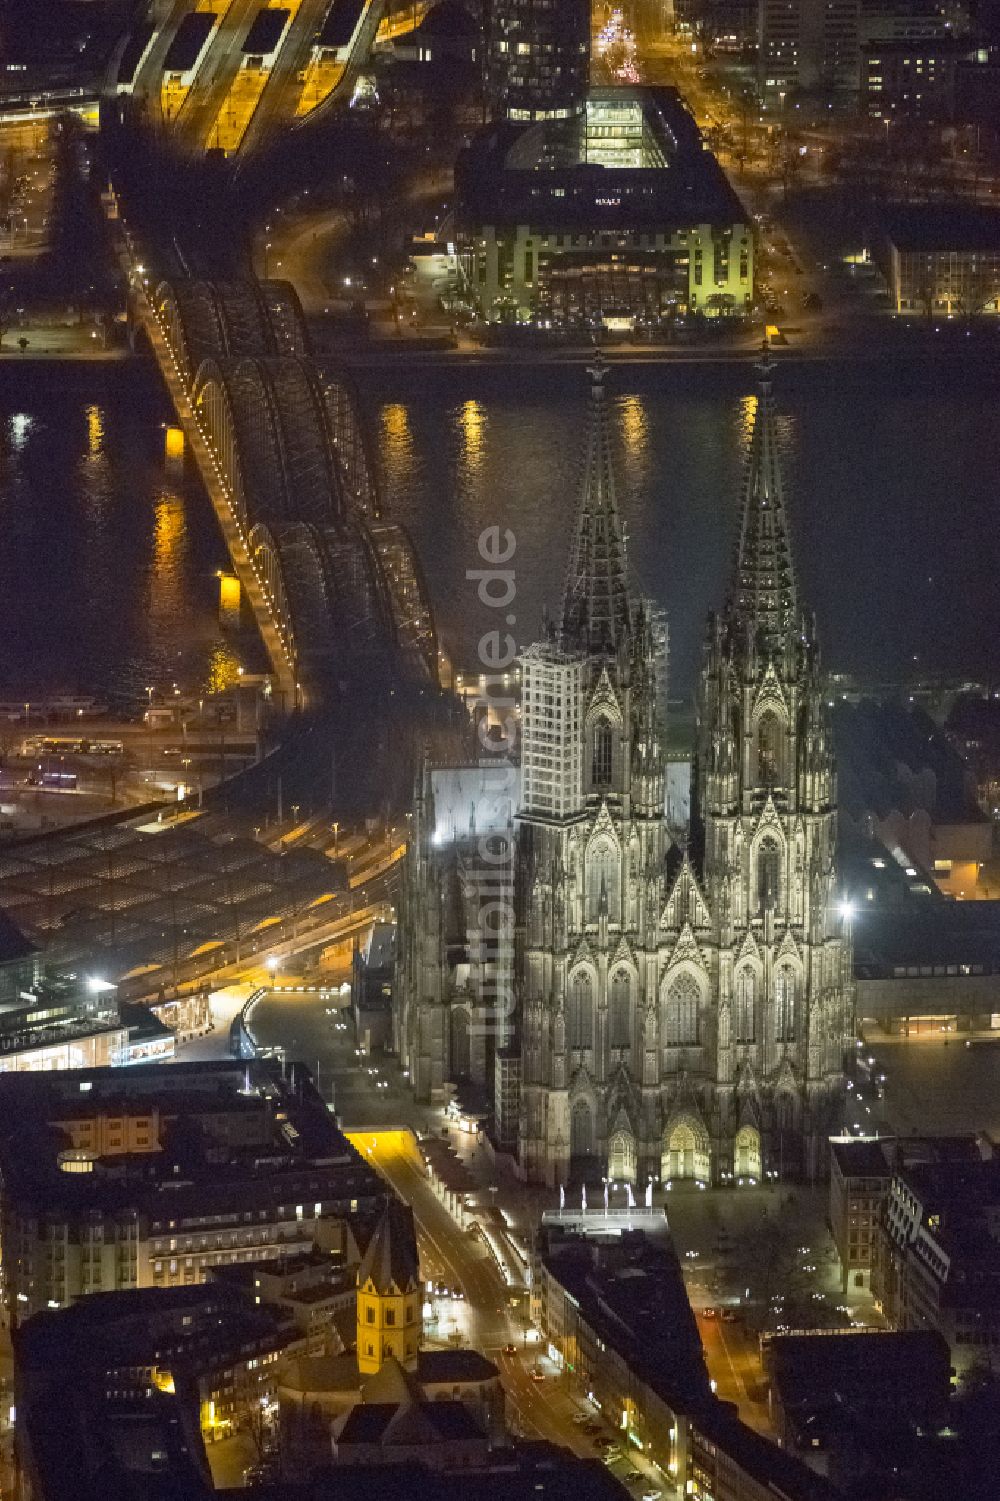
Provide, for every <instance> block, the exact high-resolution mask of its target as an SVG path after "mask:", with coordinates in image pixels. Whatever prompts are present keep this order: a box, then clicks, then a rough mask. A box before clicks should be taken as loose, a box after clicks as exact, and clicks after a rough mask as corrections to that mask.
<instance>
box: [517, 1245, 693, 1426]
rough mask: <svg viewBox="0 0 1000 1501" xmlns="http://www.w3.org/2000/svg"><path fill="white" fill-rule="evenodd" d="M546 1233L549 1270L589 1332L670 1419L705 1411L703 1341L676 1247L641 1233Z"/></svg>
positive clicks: (546, 1259) (546, 1254) (545, 1256)
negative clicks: (661, 1403) (598, 1236)
mask: <svg viewBox="0 0 1000 1501" xmlns="http://www.w3.org/2000/svg"><path fill="white" fill-rule="evenodd" d="M546 1230H547V1231H548V1232H549V1233H548V1238H547V1248H546V1251H545V1252H544V1256H543V1259H544V1262H545V1265H546V1268H547V1269H548V1270H549V1271H550V1272H551V1274H552V1275H553V1276H554V1277H555V1278H556V1280H557V1281H558V1282H559V1283H560V1284H561V1286H562V1287H563V1288H565V1289H566V1291H567V1292H568V1293H569V1294H570V1295H571V1296H572V1297H574V1298H575V1299H576V1301H577V1304H578V1306H579V1308H580V1312H581V1314H582V1316H583V1317H584V1318H585V1319H586V1321H587V1323H588V1324H589V1325H590V1326H591V1328H592V1329H594V1331H595V1332H596V1333H597V1334H598V1335H599V1336H600V1337H601V1338H602V1339H604V1340H605V1342H606V1343H607V1344H608V1345H610V1346H611V1348H612V1349H613V1350H617V1351H618V1352H619V1354H621V1355H622V1356H624V1357H625V1358H626V1359H627V1360H628V1362H629V1365H630V1366H631V1368H632V1369H633V1370H634V1371H635V1373H636V1374H637V1375H638V1376H639V1378H640V1379H641V1380H644V1381H646V1382H648V1384H649V1385H650V1386H651V1387H652V1388H653V1389H654V1390H655V1391H657V1392H659V1393H660V1395H661V1396H662V1397H663V1398H664V1400H665V1401H666V1402H668V1403H669V1405H670V1406H671V1408H673V1410H674V1411H675V1412H690V1411H692V1410H694V1409H695V1408H698V1407H699V1406H701V1405H703V1404H706V1403H710V1402H711V1400H712V1393H711V1387H710V1385H709V1378H708V1370H707V1368H706V1365H705V1356H704V1353H703V1351H702V1347H701V1339H700V1336H699V1334H698V1327H697V1324H696V1323H695V1318H694V1314H693V1313H692V1311H691V1304H690V1302H689V1301H688V1295H687V1289H686V1288H685V1286H684V1278H683V1276H682V1274H681V1269H680V1265H679V1264H678V1261H677V1257H676V1256H675V1255H674V1251H673V1247H672V1246H670V1245H664V1244H663V1242H662V1241H653V1240H651V1239H650V1238H649V1237H648V1236H647V1235H645V1234H643V1232H642V1231H640V1230H625V1231H623V1232H622V1234H621V1235H620V1236H618V1237H615V1238H613V1239H610V1238H609V1239H607V1240H604V1241H602V1242H600V1243H598V1242H595V1241H591V1240H585V1239H583V1238H581V1237H580V1236H578V1235H575V1234H570V1235H565V1236H564V1235H560V1234H559V1232H558V1229H556V1230H555V1231H554V1232H553V1230H552V1229H551V1228H550V1226H549V1225H546Z"/></svg>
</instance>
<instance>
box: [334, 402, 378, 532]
mask: <svg viewBox="0 0 1000 1501" xmlns="http://www.w3.org/2000/svg"><path fill="white" fill-rule="evenodd" d="M323 395H324V401H325V405H326V411H327V420H328V423H329V428H330V439H331V442H332V444H333V450H334V453H335V454H336V455H337V459H338V461H339V464H340V470H341V474H342V476H343V483H344V489H345V490H346V492H347V495H348V497H349V499H350V501H352V502H353V503H354V504H355V505H356V506H357V507H358V509H359V510H360V511H361V513H362V515H364V516H366V517H367V518H368V520H369V521H377V520H378V518H379V517H380V516H381V514H382V505H381V501H380V498H379V493H378V485H377V483H376V480H375V464H374V461H373V459H372V455H371V453H370V452H369V448H368V441H367V438H366V437H365V431H364V428H363V427H362V425H361V420H360V417H359V414H358V403H357V397H356V395H355V392H354V390H353V388H352V387H351V386H350V385H349V384H348V382H347V381H346V379H344V377H342V376H335V377H327V379H326V380H325V382H324V387H323Z"/></svg>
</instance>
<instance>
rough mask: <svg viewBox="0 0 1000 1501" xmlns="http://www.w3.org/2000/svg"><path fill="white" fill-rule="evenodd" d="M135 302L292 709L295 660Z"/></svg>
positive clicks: (183, 398) (144, 305)
mask: <svg viewBox="0 0 1000 1501" xmlns="http://www.w3.org/2000/svg"><path fill="white" fill-rule="evenodd" d="M137 302H138V308H139V312H140V314H141V317H142V322H143V326H144V327H145V329H146V332H147V334H148V335H149V342H150V344H151V345H152V349H153V353H154V355H155V357H156V362H157V364H158V365H159V367H160V372H161V374H162V376H163V379H164V381H165V382H166V386H167V390H168V391H169V392H170V398H171V400H172V401H173V404H174V408H175V410H176V412H177V415H178V417H179V418H180V422H181V425H182V427H183V428H184V435H185V437H186V439H187V441H188V443H189V444H190V448H191V452H192V454H193V455H194V459H195V462H196V463H197V465H198V470H199V473H200V474H201V478H202V482H203V484H204V486H205V489H206V491H207V492H208V498H209V500H210V501H211V502H212V508H213V509H214V511H215V514H216V517H217V519H218V522H219V526H220V528H221V529H222V535H223V537H224V538H225V542H226V546H227V547H228V549H229V556H230V557H231V559H232V562H233V567H234V569H235V570H236V574H237V577H238V578H239V581H240V583H241V584H242V586H243V588H244V590H245V591H246V596H247V599H248V600H249V601H250V605H251V608H252V609H253V613H254V617H255V619H256V621H257V626H258V629H259V630H260V634H261V637H262V638H263V641H264V646H265V648H266V650H267V654H268V657H269V658H270V661H271V669H272V672H273V673H274V676H275V678H276V680H277V683H276V686H277V690H278V692H279V693H281V694H282V695H283V698H284V705H285V708H286V709H291V708H293V707H294V706H295V705H296V704H297V703H298V700H299V690H298V685H297V683H296V681H295V668H294V664H293V656H292V652H291V649H290V646H289V644H288V641H287V638H286V633H285V630H284V628H283V626H282V623H281V622H280V621H279V620H278V619H277V618H276V616H275V614H274V611H273V610H272V608H271V605H270V603H269V602H268V599H267V597H266V595H265V593H264V590H263V588H262V587H261V583H260V580H259V579H258V577H257V573H256V571H255V569H254V566H253V563H252V561H251V558H250V553H249V550H248V547H247V543H246V539H245V538H244V535H243V531H242V529H241V527H240V524H239V522H238V520H237V518H236V516H235V515H234V514H233V510H232V506H231V505H230V502H229V496H228V494H227V492H226V489H225V486H224V485H223V483H222V480H221V478H220V474H219V469H218V465H217V464H216V462H215V459H214V457H213V455H212V451H211V449H210V447H209V445H208V443H207V442H206V440H205V438H204V436H203V434H202V431H201V427H200V424H199V422H198V418H197V416H196V414H195V411H194V408H193V406H192V404H191V399H190V396H189V395H188V391H187V386H186V385H185V383H184V380H183V378H182V376H181V373H180V370H179V369H178V367H177V363H176V361H175V360H174V356H173V353H172V351H171V349H170V345H169V344H168V342H167V339H166V336H165V335H164V333H163V331H162V329H161V328H160V325H159V322H158V321H157V318H156V315H155V313H154V312H153V309H152V307H151V306H150V304H149V301H148V299H147V298H146V297H145V295H143V294H141V293H140V294H139V296H138V298H137Z"/></svg>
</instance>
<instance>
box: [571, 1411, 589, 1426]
mask: <svg viewBox="0 0 1000 1501" xmlns="http://www.w3.org/2000/svg"><path fill="white" fill-rule="evenodd" d="M573 1422H574V1423H575V1424H576V1426H577V1427H578V1428H586V1426H587V1424H588V1423H589V1422H590V1419H589V1418H588V1417H587V1414H586V1413H585V1412H575V1413H574V1414H573Z"/></svg>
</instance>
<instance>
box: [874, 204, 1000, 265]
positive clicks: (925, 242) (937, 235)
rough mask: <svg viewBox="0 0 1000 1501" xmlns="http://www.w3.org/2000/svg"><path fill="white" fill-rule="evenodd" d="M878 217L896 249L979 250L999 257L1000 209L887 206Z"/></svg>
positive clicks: (930, 205) (928, 205)
mask: <svg viewBox="0 0 1000 1501" xmlns="http://www.w3.org/2000/svg"><path fill="white" fill-rule="evenodd" d="M879 218H880V222H881V227H882V229H883V230H884V232H885V234H886V235H887V236H888V238H889V239H890V240H891V241H892V243H893V245H895V247H896V249H897V250H901V251H904V252H905V251H920V250H929V251H932V252H933V251H963V250H966V251H970V250H981V251H992V252H993V253H994V254H996V255H1000V209H995V208H986V207H983V206H980V205H976V204H971V203H964V202H961V201H957V202H949V203H890V204H885V205H884V206H883V208H882V210H881V212H880V215H879Z"/></svg>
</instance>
